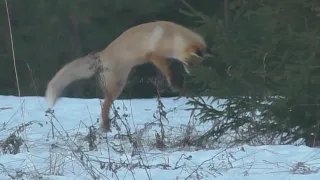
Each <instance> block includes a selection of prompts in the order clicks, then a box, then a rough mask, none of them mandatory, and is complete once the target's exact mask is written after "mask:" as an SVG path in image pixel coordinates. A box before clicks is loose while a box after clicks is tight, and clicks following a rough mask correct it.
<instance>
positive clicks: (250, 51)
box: [0, 0, 320, 146]
mask: <svg viewBox="0 0 320 180" xmlns="http://www.w3.org/2000/svg"><path fill="white" fill-rule="evenodd" d="M8 6H9V12H10V15H11V23H12V30H13V40H14V43H15V44H14V47H15V55H16V63H17V70H18V76H19V80H20V88H21V95H23V96H25V95H40V96H43V94H44V91H45V87H46V85H47V83H48V81H49V80H50V79H51V78H52V76H53V75H54V74H55V72H56V71H57V70H58V69H59V68H61V67H62V66H63V65H64V64H65V63H67V62H69V61H71V60H72V59H75V58H77V57H80V56H84V55H86V54H88V53H90V52H93V51H98V50H101V49H103V48H105V47H106V46H107V45H108V44H109V43H110V42H111V41H112V40H113V39H115V38H116V37H117V36H119V35H120V34H121V33H122V32H123V31H124V30H126V29H127V28H129V27H132V26H134V25H137V24H140V23H144V22H149V21H155V20H169V21H174V22H177V23H179V24H182V25H185V26H187V27H189V28H191V29H193V30H195V31H197V32H199V33H200V34H202V35H203V37H204V38H205V39H206V40H207V42H208V44H209V47H210V48H211V49H212V51H213V52H214V53H215V57H214V58H208V59H207V60H206V61H205V62H204V64H203V65H201V66H199V67H197V68H196V69H194V70H193V71H192V74H191V75H190V76H186V77H185V81H184V90H183V91H182V92H181V93H177V92H175V93H174V92H172V91H170V89H169V88H168V87H167V86H166V83H165V82H164V83H162V84H161V85H160V86H158V87H162V89H163V90H162V91H161V95H162V96H179V95H184V96H187V97H189V98H190V101H189V103H191V104H193V105H194V107H195V108H198V109H199V110H200V114H198V117H199V118H200V119H201V120H202V121H210V120H216V119H220V120H221V121H219V122H221V123H220V124H219V123H218V124H216V125H215V127H213V128H212V130H211V131H210V132H208V133H207V135H209V136H207V137H214V138H217V137H219V136H221V134H223V133H225V132H227V131H230V130H234V131H238V130H240V129H242V128H241V127H246V128H247V129H248V127H249V130H247V131H245V132H242V134H246V135H245V137H246V138H245V140H244V139H241V140H243V141H252V140H253V139H254V138H256V137H258V136H260V135H270V136H269V137H270V138H269V140H268V141H266V142H264V143H265V144H267V143H272V141H273V140H274V139H276V138H278V139H280V140H281V142H282V143H284V144H285V143H292V142H293V141H295V140H297V139H299V138H303V139H305V141H306V143H307V144H308V145H310V146H314V145H316V144H318V141H319V140H320V138H319V135H320V133H319V132H320V131H319V129H320V104H319V98H320V96H319V90H320V61H319V52H320V49H319V41H320V30H319V29H320V23H319V22H320V1H319V0H287V1H279V0H215V1H213V0H197V1H196V0H161V1H160V0H134V1H133V0H113V1H110V0H109V1H107V0H95V1H88V0H77V1H66V0H46V1H43V0H28V1H21V0H8ZM0 9H1V10H0V12H1V15H0V23H1V25H0V33H1V36H0V45H1V48H0V59H1V61H0V63H1V64H0V73H1V74H0V94H3V95H17V87H16V81H15V74H14V69H13V61H12V51H11V42H10V36H9V29H8V22H7V14H6V9H5V4H4V1H0ZM158 77H161V74H160V73H159V71H158V70H157V69H156V68H155V67H153V66H152V65H150V64H149V65H142V66H139V67H137V68H135V69H134V70H133V71H132V75H131V76H130V79H129V82H128V84H127V86H126V88H125V90H124V91H123V93H122V95H121V98H141V97H144V98H147V97H154V96H155V95H156V94H157V92H158V89H157V85H155V84H154V83H150V82H149V81H148V79H155V78H158ZM64 96H69V97H88V98H91V97H99V96H100V90H99V88H98V86H96V81H95V80H94V79H92V80H89V81H81V82H77V83H74V84H73V85H72V86H70V87H68V88H67V90H66V91H65V94H64ZM200 96H201V97H203V96H206V97H208V98H209V100H212V101H216V100H218V99H225V101H224V103H222V104H221V107H223V108H224V109H223V110H218V109H216V108H214V107H211V106H210V105H209V104H208V103H205V102H204V101H202V100H201V97H200ZM257 112H259V113H257ZM257 119H259V121H257ZM276 136H277V137H276ZM202 140H203V139H202Z"/></svg>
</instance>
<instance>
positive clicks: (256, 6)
mask: <svg viewBox="0 0 320 180" xmlns="http://www.w3.org/2000/svg"><path fill="white" fill-rule="evenodd" d="M220 2H221V4H222V5H223V6H224V8H222V9H223V10H222V11H217V12H215V13H214V14H213V15H206V14H204V13H201V12H197V11H196V10H194V9H192V8H190V7H189V9H188V13H185V14H186V15H190V16H193V17H196V18H197V20H199V19H200V21H199V22H200V23H201V25H199V27H198V28H197V30H198V31H199V32H201V33H202V34H204V35H205V37H206V39H209V41H210V43H211V44H212V45H213V51H214V52H215V55H216V56H215V57H214V58H211V59H208V60H207V61H206V63H205V66H202V67H199V68H197V69H195V70H194V71H193V73H194V76H193V77H192V78H190V79H188V81H187V83H186V86H188V87H194V89H191V88H188V89H190V91H189V92H188V94H189V96H190V97H191V100H190V103H191V104H193V105H195V108H197V109H198V110H200V113H199V117H200V119H201V120H203V121H215V126H214V127H213V128H212V129H211V130H210V131H209V132H208V133H207V134H205V136H203V137H202V138H201V139H200V140H204V138H209V137H211V138H212V137H213V138H215V139H216V140H218V139H219V138H220V137H221V136H223V135H224V134H225V133H227V132H230V131H232V132H235V133H236V134H238V136H237V137H236V139H237V140H243V141H245V142H247V143H252V142H256V141H257V140H258V139H259V138H261V136H264V137H265V136H269V138H268V139H267V140H266V141H265V142H260V143H264V144H265V143H274V141H275V140H276V138H278V140H280V142H279V143H291V142H293V141H296V140H297V139H299V138H303V139H304V140H305V141H306V144H307V145H310V146H311V145H315V142H316V141H318V140H319V135H320V133H319V123H320V120H319V119H320V117H319V113H320V109H319V87H320V86H319V85H320V79H319V75H320V74H319V67H320V66H319V65H320V63H319V60H318V59H319V37H320V36H319V35H320V33H319V28H320V25H319V23H317V22H319V20H320V16H319V12H320V11H319V10H320V2H319V1H311V0H293V1H285V2H284V1H277V0H264V1H255V0H224V1H220ZM191 7H192V6H191ZM208 77H209V78H208ZM191 83H192V84H191ZM194 84H196V85H194ZM199 95H201V96H208V101H209V102H210V103H211V102H217V101H218V100H221V99H223V100H224V101H222V103H221V106H220V107H219V108H215V107H212V106H210V105H209V103H208V101H205V100H203V101H201V98H200V100H199V97H197V96H199ZM240 135H241V137H240Z"/></svg>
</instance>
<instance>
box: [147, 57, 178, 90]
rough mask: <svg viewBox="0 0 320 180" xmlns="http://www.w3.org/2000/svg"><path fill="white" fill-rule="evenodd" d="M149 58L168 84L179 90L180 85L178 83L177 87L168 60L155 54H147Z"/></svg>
mask: <svg viewBox="0 0 320 180" xmlns="http://www.w3.org/2000/svg"><path fill="white" fill-rule="evenodd" d="M148 58H149V60H150V61H151V62H152V64H154V65H155V66H156V67H157V68H158V69H159V70H160V71H161V73H162V74H163V75H164V76H165V77H166V79H167V82H168V83H169V85H170V86H171V87H172V88H173V90H177V91H178V90H179V89H180V88H181V87H180V86H181V85H180V83H179V87H177V86H176V85H177V83H178V82H176V79H174V77H173V73H172V70H171V69H170V66H169V65H170V64H169V60H168V59H167V58H164V57H161V56H156V55H152V54H150V55H149V57H148Z"/></svg>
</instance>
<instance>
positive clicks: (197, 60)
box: [179, 45, 213, 74]
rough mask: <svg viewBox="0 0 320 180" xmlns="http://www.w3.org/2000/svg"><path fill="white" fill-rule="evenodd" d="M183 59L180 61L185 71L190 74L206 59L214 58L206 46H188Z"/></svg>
mask: <svg viewBox="0 0 320 180" xmlns="http://www.w3.org/2000/svg"><path fill="white" fill-rule="evenodd" d="M183 54H184V55H183V57H182V58H180V59H179V61H181V62H182V63H183V66H184V69H185V71H186V72H187V73H188V74H189V73H190V71H189V69H190V68H192V67H194V66H196V65H198V64H201V63H202V62H203V60H204V59H205V58H206V57H212V56H213V53H212V51H211V50H210V49H209V48H208V47H207V46H206V45H190V46H188V47H187V48H186V49H185V51H184V53H183Z"/></svg>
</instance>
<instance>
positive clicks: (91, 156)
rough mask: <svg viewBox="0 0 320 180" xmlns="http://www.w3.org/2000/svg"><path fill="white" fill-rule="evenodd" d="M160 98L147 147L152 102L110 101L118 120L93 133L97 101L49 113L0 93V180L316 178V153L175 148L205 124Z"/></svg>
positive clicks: (30, 100)
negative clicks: (107, 130) (159, 138)
mask: <svg viewBox="0 0 320 180" xmlns="http://www.w3.org/2000/svg"><path fill="white" fill-rule="evenodd" d="M161 100H162V102H163V104H164V106H165V107H164V108H165V109H164V110H165V111H166V112H167V114H166V117H167V119H168V121H167V120H163V121H162V122H163V128H164V134H165V136H166V139H165V143H164V144H165V145H166V147H164V148H157V145H159V143H157V145H155V143H156V141H155V139H156V138H155V134H156V132H157V133H159V135H160V136H161V128H160V126H159V118H160V113H159V112H158V109H159V108H158V102H157V100H156V99H134V100H117V101H116V102H115V107H116V108H117V110H118V113H119V118H118V119H117V120H116V122H117V123H116V126H115V127H112V132H110V133H108V134H107V135H105V134H103V133H101V132H99V131H96V130H95V128H97V127H98V126H99V122H97V119H99V118H100V113H101V112H100V110H101V109H100V100H99V99H75V98H61V99H59V101H58V102H57V104H56V105H55V107H54V113H50V112H46V110H47V106H46V102H45V100H44V99H43V97H21V98H18V97H14V96H0V143H1V149H0V151H1V155H0V179H13V178H16V179H53V180H64V179H66V180H71V179H94V177H96V179H99V178H100V179H137V180H143V179H153V180H171V179H172V180H180V179H217V180H256V179H259V180H269V179H272V180H317V179H320V172H319V170H320V149H317V148H309V147H306V146H290V145H281V146H280V145H277V146H276V145H273V146H271V145H270V146H256V147H253V146H248V145H239V146H236V147H232V148H219V149H213V148H211V147H203V148H190V147H183V146H182V145H179V143H180V142H181V141H182V139H183V138H184V137H185V134H186V132H187V130H188V127H192V128H193V129H192V136H193V137H195V136H198V135H200V134H201V132H204V131H205V130H208V129H210V126H211V124H210V123H206V124H199V122H198V121H196V119H195V118H194V117H193V116H192V112H191V111H186V110H185V109H186V108H187V107H188V106H187V105H185V103H186V99H183V98H182V99H179V100H174V99H173V98H163V99H161ZM162 118H163V117H162ZM188 123H189V124H188ZM94 127H95V128H94ZM128 130H130V132H129V133H128ZM128 134H132V135H130V136H129V137H130V138H132V141H131V142H130V138H129V137H128V136H127V135H128ZM19 138H20V139H19ZM20 140H21V141H20ZM19 143H20V144H19ZM160 144H161V143H160ZM14 151H16V152H17V153H13V152H14ZM10 152H11V153H10Z"/></svg>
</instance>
